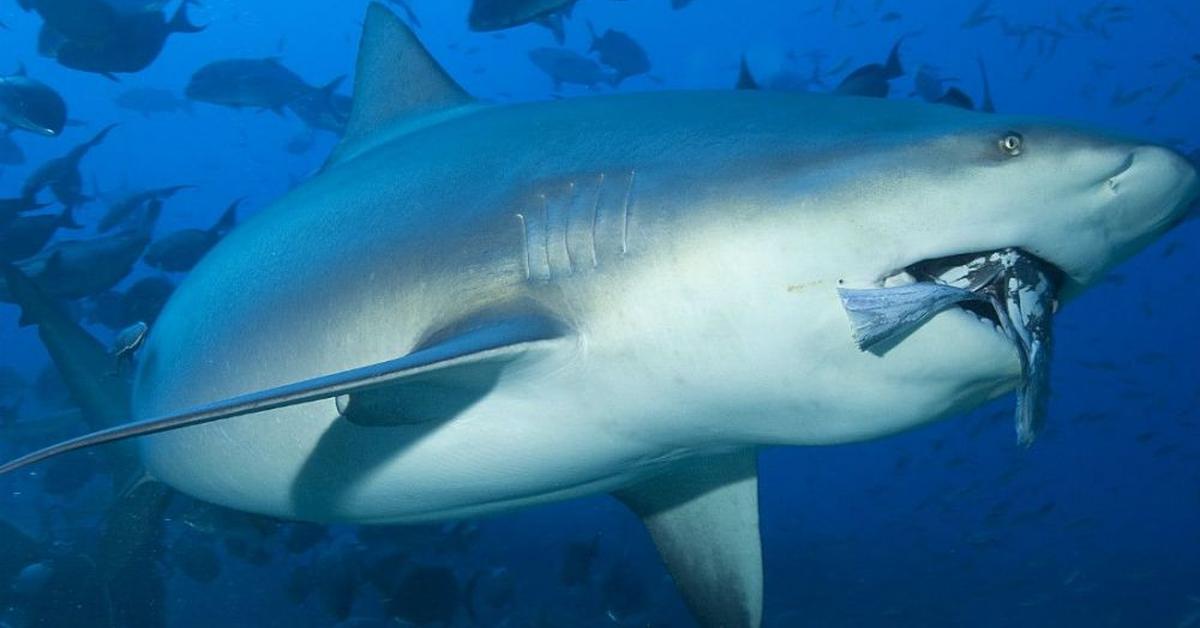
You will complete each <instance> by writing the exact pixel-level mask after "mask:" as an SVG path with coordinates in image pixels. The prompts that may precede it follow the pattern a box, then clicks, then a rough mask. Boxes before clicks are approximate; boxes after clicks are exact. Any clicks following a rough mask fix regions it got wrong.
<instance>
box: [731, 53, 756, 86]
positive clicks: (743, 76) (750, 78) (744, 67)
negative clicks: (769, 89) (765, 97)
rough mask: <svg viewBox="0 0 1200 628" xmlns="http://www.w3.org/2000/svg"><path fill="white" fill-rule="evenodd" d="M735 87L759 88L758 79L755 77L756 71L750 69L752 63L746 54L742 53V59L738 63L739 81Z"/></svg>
mask: <svg viewBox="0 0 1200 628" xmlns="http://www.w3.org/2000/svg"><path fill="white" fill-rule="evenodd" d="M733 87H734V89H759V85H758V80H757V79H755V78H754V73H753V72H751V71H750V63H749V62H748V61H746V55H742V59H741V61H740V62H739V63H738V77H737V82H736V83H734V85H733Z"/></svg>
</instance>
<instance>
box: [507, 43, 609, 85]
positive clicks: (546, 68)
mask: <svg viewBox="0 0 1200 628" xmlns="http://www.w3.org/2000/svg"><path fill="white" fill-rule="evenodd" d="M529 60H530V61H532V62H533V64H534V65H536V66H537V67H538V69H540V70H541V71H542V72H545V73H546V76H549V77H550V80H551V81H553V82H554V89H555V91H557V90H559V89H561V88H562V86H563V85H564V84H571V85H584V86H586V87H590V88H593V89H594V88H595V87H596V86H597V85H600V84H603V83H607V84H609V85H616V84H617V83H618V82H619V81H620V79H619V78H618V77H619V75H618V74H616V73H613V72H609V71H605V69H604V67H603V66H601V65H600V64H599V63H596V62H595V61H593V60H592V59H590V58H588V57H585V56H583V55H581V54H579V53H578V52H575V51H574V50H568V49H566V48H534V49H533V50H530V51H529Z"/></svg>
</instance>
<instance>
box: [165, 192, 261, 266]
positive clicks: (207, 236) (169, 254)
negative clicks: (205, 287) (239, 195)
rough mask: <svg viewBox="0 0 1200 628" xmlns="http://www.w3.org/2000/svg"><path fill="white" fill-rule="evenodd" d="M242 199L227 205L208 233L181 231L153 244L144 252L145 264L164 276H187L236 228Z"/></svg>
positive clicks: (197, 230) (206, 231)
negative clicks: (161, 271)
mask: <svg viewBox="0 0 1200 628" xmlns="http://www.w3.org/2000/svg"><path fill="white" fill-rule="evenodd" d="M241 202H242V199H238V200H236V201H234V202H233V203H231V204H230V205H229V208H228V209H226V210H225V213H223V214H221V217H220V218H219V219H218V220H217V222H216V223H215V224H214V225H213V226H212V227H210V228H208V229H180V230H179V231H176V232H174V233H171V234H168V235H167V236H165V237H163V238H162V239H159V240H157V241H155V242H154V243H153V244H151V245H150V248H149V249H147V250H146V258H145V261H146V264H148V265H150V266H152V267H154V268H157V269H159V270H165V271H167V272H187V271H189V270H191V269H192V267H193V266H195V265H196V264H197V263H198V262H199V261H200V259H201V258H202V257H204V256H205V254H207V253H208V252H209V250H211V249H212V247H214V246H216V245H217V242H219V241H220V240H221V238H223V237H225V234H226V233H229V231H230V230H231V229H233V227H234V225H236V224H237V208H238V205H239V204H241Z"/></svg>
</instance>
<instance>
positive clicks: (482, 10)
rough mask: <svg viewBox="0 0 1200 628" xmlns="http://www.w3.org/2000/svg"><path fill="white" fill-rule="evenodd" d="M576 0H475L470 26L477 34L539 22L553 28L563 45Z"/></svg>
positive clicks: (552, 31)
mask: <svg viewBox="0 0 1200 628" xmlns="http://www.w3.org/2000/svg"><path fill="white" fill-rule="evenodd" d="M575 2H576V0H474V1H473V2H472V3H471V12H470V14H469V15H468V16H467V26H468V27H470V29H471V30H473V31H475V32H477V33H483V32H490V31H498V30H504V29H508V28H513V27H515V26H520V25H522V24H531V23H532V24H539V25H541V26H544V27H546V28H548V29H550V32H551V33H553V34H554V40H555V41H557V42H558V43H559V44H560V45H561V44H562V43H563V42H565V41H566V39H567V34H566V28H565V24H564V20H565V18H566V17H569V16H570V14H571V9H572V8H573V7H574V5H575Z"/></svg>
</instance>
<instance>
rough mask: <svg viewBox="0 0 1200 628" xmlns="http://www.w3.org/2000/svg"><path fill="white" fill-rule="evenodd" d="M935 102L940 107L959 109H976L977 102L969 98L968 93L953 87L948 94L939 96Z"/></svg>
mask: <svg viewBox="0 0 1200 628" xmlns="http://www.w3.org/2000/svg"><path fill="white" fill-rule="evenodd" d="M933 102H936V103H938V104H939V105H949V106H951V107H958V108H959V109H967V110H974V109H975V101H973V100H971V97H970V96H968V95H967V93H966V92H964V91H963V90H961V89H959V88H957V87H951V88H950V89H947V90H946V93H944V94H942V95H941V96H939V97H938V99H937V100H935V101H933Z"/></svg>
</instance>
